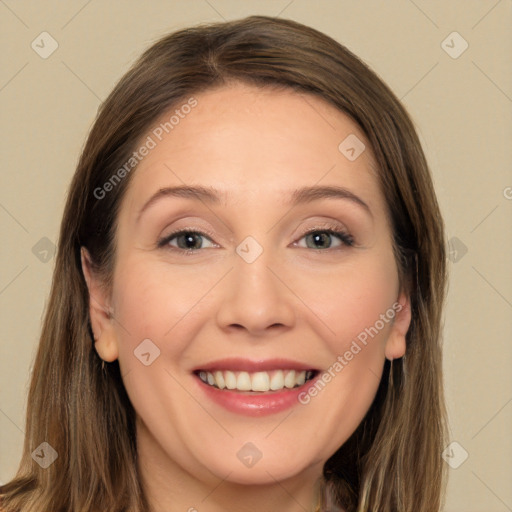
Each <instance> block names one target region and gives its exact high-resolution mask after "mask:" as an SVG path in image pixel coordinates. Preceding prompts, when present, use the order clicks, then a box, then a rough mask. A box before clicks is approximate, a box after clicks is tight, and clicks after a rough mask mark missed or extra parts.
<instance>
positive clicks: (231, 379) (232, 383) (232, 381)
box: [224, 372, 236, 389]
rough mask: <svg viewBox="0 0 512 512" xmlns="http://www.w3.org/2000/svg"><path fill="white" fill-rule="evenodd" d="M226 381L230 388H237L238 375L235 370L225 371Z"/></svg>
mask: <svg viewBox="0 0 512 512" xmlns="http://www.w3.org/2000/svg"><path fill="white" fill-rule="evenodd" d="M224 382H225V383H226V387H227V388H228V389H235V388H236V376H235V374H234V373H233V372H224Z"/></svg>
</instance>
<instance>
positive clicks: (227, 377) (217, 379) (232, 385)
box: [198, 370, 314, 392]
mask: <svg viewBox="0 0 512 512" xmlns="http://www.w3.org/2000/svg"><path fill="white" fill-rule="evenodd" d="M198 376H199V378H200V379H201V380H202V381H203V382H204V383H206V384H209V385H210V386H214V387H217V388H219V389H226V388H227V389H230V390H232V389H236V390H238V391H259V392H266V391H279V390H281V389H284V388H286V389H292V388H295V387H298V386H302V385H303V384H304V383H305V382H306V381H307V380H309V379H311V378H312V377H313V376H314V372H312V371H307V372H306V371H305V370H302V371H298V370H297V371H295V370H272V371H270V372H253V373H251V372H232V371H230V370H225V371H220V370H216V371H215V372H213V373H212V372H205V371H200V372H199V374H198Z"/></svg>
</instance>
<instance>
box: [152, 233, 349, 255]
mask: <svg viewBox="0 0 512 512" xmlns="http://www.w3.org/2000/svg"><path fill="white" fill-rule="evenodd" d="M312 233H326V234H328V235H332V236H336V237H337V238H338V239H339V240H340V241H341V243H342V244H343V245H344V246H347V247H353V246H354V243H355V240H354V237H353V236H352V235H351V234H350V233H348V232H347V231H343V230H340V229H338V228H337V227H324V228H313V229H310V230H308V231H306V232H305V233H303V234H302V235H301V237H300V238H299V240H302V239H303V238H304V237H305V236H307V235H310V234H312ZM183 234H193V235H199V236H204V237H206V238H208V239H209V240H210V241H211V242H212V243H213V240H212V238H213V235H211V234H210V233H205V232H203V231H199V230H195V229H180V230H178V231H174V232H173V233H171V234H169V235H167V236H165V237H163V238H161V239H160V240H158V242H157V247H158V248H159V249H161V248H169V247H170V248H171V249H172V250H175V251H178V252H182V253H185V254H192V253H194V252H196V251H198V250H199V249H181V248H179V247H171V246H169V242H170V241H171V240H173V239H174V238H176V237H178V236H179V235H183ZM166 246H167V247H166ZM305 249H311V250H313V251H317V252H327V251H330V250H331V251H332V250H335V249H340V247H334V248H331V247H329V248H327V249H314V248H309V247H305Z"/></svg>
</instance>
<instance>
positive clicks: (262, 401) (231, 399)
mask: <svg viewBox="0 0 512 512" xmlns="http://www.w3.org/2000/svg"><path fill="white" fill-rule="evenodd" d="M194 378H195V379H196V380H197V381H198V384H199V387H200V388H201V389H202V390H203V392H204V393H205V394H206V396H207V397H208V398H209V399H210V400H212V401H213V402H215V403H217V404H218V405H220V406H222V407H224V408H225V409H227V410H228V411H231V412H235V413H237V414H244V415H245V416H267V415H269V414H275V413H278V412H281V411H285V410H286V409H290V408H291V407H293V406H294V405H300V402H299V395H300V394H301V393H307V391H308V389H309V388H310V387H311V386H314V384H315V382H316V380H317V378H318V375H317V376H315V377H314V378H313V379H311V380H308V381H307V382H306V383H305V384H303V385H302V386H299V387H297V388H292V389H283V390H282V391H271V392H268V393H256V392H253V393H249V392H240V391H235V390H226V389H219V388H216V387H214V386H210V385H209V384H206V383H204V382H203V381H202V380H201V379H200V378H199V377H197V376H194Z"/></svg>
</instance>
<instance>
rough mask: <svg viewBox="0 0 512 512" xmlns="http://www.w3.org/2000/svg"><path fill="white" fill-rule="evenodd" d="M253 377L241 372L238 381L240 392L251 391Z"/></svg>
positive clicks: (237, 386) (237, 385)
mask: <svg viewBox="0 0 512 512" xmlns="http://www.w3.org/2000/svg"><path fill="white" fill-rule="evenodd" d="M251 385H252V384H251V377H249V374H248V373H247V372H240V373H239V374H238V379H236V388H237V389H239V390H240V391H251Z"/></svg>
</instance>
